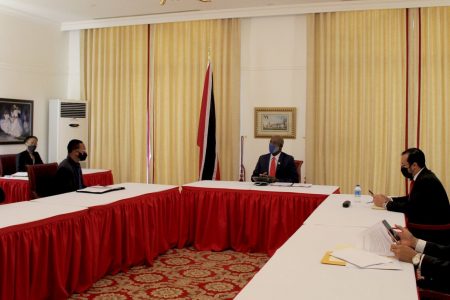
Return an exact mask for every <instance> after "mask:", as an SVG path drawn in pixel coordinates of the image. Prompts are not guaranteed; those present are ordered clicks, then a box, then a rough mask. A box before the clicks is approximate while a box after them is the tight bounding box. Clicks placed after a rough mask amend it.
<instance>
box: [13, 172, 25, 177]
mask: <svg viewBox="0 0 450 300" xmlns="http://www.w3.org/2000/svg"><path fill="white" fill-rule="evenodd" d="M11 176H12V177H28V172H16V173H14V174H12V175H11Z"/></svg>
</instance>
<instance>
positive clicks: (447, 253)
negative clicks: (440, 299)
mask: <svg viewBox="0 0 450 300" xmlns="http://www.w3.org/2000/svg"><path fill="white" fill-rule="evenodd" d="M396 227H397V229H398V230H399V231H398V232H397V233H398V235H399V236H400V243H399V244H392V246H391V251H392V252H393V253H394V254H395V256H396V257H397V258H398V259H399V260H401V261H404V262H411V263H413V264H414V267H415V268H416V270H417V275H418V276H417V278H418V281H417V285H418V286H420V287H422V288H425V289H431V290H436V291H440V292H445V293H450V246H442V245H438V244H434V243H430V242H425V241H423V240H420V239H417V238H415V237H414V236H413V235H412V234H411V232H409V231H408V230H407V229H406V228H403V227H401V226H398V225H397V226H396Z"/></svg>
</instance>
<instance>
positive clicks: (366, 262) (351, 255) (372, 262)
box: [331, 248, 401, 270]
mask: <svg viewBox="0 0 450 300" xmlns="http://www.w3.org/2000/svg"><path fill="white" fill-rule="evenodd" d="M331 255H332V256H334V257H336V258H339V259H342V260H344V261H346V262H348V263H351V264H352V265H355V266H357V267H360V268H370V269H392V270H396V269H398V270H399V269H401V267H400V264H398V262H397V261H396V260H395V259H392V258H389V257H385V256H381V255H377V254H374V253H370V252H367V251H364V250H361V249H356V248H346V249H341V250H336V251H333V252H332V254H331Z"/></svg>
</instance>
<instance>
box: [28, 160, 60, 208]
mask: <svg viewBox="0 0 450 300" xmlns="http://www.w3.org/2000/svg"><path fill="white" fill-rule="evenodd" d="M57 170H58V164H57V163H50V164H42V165H28V166H27V171H28V180H29V187H30V198H31V199H37V198H41V197H47V196H52V195H55V194H56V185H55V177H56V171H57Z"/></svg>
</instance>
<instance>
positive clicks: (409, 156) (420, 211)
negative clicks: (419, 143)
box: [373, 148, 450, 225]
mask: <svg viewBox="0 0 450 300" xmlns="http://www.w3.org/2000/svg"><path fill="white" fill-rule="evenodd" d="M401 166H402V167H401V171H402V173H403V175H404V176H405V177H406V178H408V179H410V180H411V181H412V184H411V186H412V189H410V192H409V195H407V196H403V197H394V198H390V197H387V196H385V195H375V196H374V198H373V202H374V204H375V205H377V206H380V207H385V208H386V209H387V210H390V211H396V212H403V213H405V214H406V216H407V218H408V221H409V222H411V223H418V224H434V225H437V224H448V223H450V204H449V202H448V197H447V193H446V192H445V189H444V187H443V185H442V183H441V182H440V181H439V179H438V178H437V177H436V175H434V173H433V172H431V171H430V170H428V169H427V167H426V165H425V154H424V153H423V152H422V151H421V150H420V149H417V148H410V149H407V150H405V151H404V152H403V153H402V158H401Z"/></svg>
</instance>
